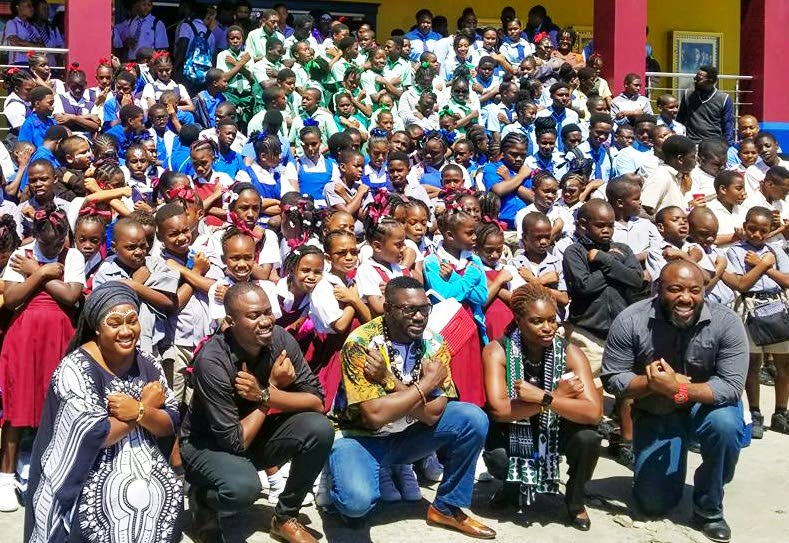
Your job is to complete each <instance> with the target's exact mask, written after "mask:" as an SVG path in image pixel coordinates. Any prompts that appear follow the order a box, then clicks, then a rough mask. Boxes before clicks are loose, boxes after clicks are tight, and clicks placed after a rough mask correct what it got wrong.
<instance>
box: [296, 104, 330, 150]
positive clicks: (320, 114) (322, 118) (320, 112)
mask: <svg viewBox="0 0 789 543" xmlns="http://www.w3.org/2000/svg"><path fill="white" fill-rule="evenodd" d="M306 119H314V120H315V121H317V122H318V129H319V130H320V133H321V143H322V144H323V145H328V143H329V138H330V137H331V136H333V135H334V134H336V133H337V132H339V131H340V130H339V129H338V128H337V123H335V122H334V116H333V115H332V114H331V113H329V112H328V111H326V110H324V109H320V108H318V109H316V110H315V111H314V112H313V113H311V114H310V113H307V112H306V111H302V112H301V113H299V115H297V116H296V117H294V118H293V123H292V124H291V126H290V133H289V134H288V139H289V140H290V141H291V143H293V144H294V145H295V146H296V154H297V155H299V156H301V155H302V154H304V149H303V148H302V145H301V139H300V138H299V132H301V129H302V128H304V121H305V120H306Z"/></svg>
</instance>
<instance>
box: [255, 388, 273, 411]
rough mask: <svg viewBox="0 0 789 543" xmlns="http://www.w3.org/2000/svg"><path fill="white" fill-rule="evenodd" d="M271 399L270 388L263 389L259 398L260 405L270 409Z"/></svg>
mask: <svg viewBox="0 0 789 543" xmlns="http://www.w3.org/2000/svg"><path fill="white" fill-rule="evenodd" d="M270 399H271V391H270V390H269V387H266V388H264V389H261V391H260V396H258V403H259V404H260V405H261V406H262V407H268V401H269V400H270Z"/></svg>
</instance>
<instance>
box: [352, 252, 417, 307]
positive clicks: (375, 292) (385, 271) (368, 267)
mask: <svg viewBox="0 0 789 543" xmlns="http://www.w3.org/2000/svg"><path fill="white" fill-rule="evenodd" d="M403 275H407V276H410V275H411V270H409V269H408V268H401V267H400V265H399V264H390V265H389V266H388V267H387V266H385V265H383V264H381V263H380V262H377V261H375V260H373V259H372V258H369V259H367V260H365V261H364V262H362V263H361V264H360V265H359V268H358V269H357V271H356V286H357V288H358V289H359V296H361V297H362V299H365V298H366V297H368V296H383V293H382V292H381V288H380V284H381V283H388V282H389V281H390V280H391V279H394V278H395V277H401V276H403Z"/></svg>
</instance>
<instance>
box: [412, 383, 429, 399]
mask: <svg viewBox="0 0 789 543" xmlns="http://www.w3.org/2000/svg"><path fill="white" fill-rule="evenodd" d="M411 384H412V385H414V388H415V389H416V391H417V392H419V396H420V397H421V398H422V405H427V398H426V397H425V393H424V392H422V387H420V386H419V383H417V382H416V381H414V382H413V383H411Z"/></svg>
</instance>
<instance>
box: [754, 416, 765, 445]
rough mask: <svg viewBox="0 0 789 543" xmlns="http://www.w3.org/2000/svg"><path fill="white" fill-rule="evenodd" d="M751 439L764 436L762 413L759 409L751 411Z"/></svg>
mask: <svg viewBox="0 0 789 543" xmlns="http://www.w3.org/2000/svg"><path fill="white" fill-rule="evenodd" d="M751 420H752V421H753V426H752V427H751V439H762V438H763V437H764V415H762V414H761V412H759V411H751Z"/></svg>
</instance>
